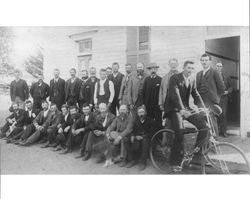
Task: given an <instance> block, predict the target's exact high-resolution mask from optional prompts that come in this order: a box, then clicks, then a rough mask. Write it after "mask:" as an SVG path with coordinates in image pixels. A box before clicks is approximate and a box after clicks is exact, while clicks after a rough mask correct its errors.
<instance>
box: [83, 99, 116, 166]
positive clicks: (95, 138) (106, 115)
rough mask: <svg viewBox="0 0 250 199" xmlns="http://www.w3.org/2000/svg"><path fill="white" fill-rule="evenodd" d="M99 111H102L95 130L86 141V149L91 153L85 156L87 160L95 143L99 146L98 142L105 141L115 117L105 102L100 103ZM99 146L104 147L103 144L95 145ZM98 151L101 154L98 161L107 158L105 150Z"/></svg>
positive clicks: (86, 151) (94, 127) (98, 116)
mask: <svg viewBox="0 0 250 199" xmlns="http://www.w3.org/2000/svg"><path fill="white" fill-rule="evenodd" d="M99 111H100V113H99V114H98V115H97V117H96V121H95V124H94V126H93V131H90V132H89V135H88V138H87V142H86V147H85V150H84V151H85V153H86V154H89V156H88V157H87V158H85V159H84V160H87V159H88V158H90V156H91V153H92V148H93V146H94V144H96V143H97V144H96V146H97V145H98V143H100V142H102V141H104V139H105V137H106V136H105V135H106V130H107V128H108V127H109V126H110V124H111V123H112V122H113V120H114V118H115V115H113V114H112V113H110V112H109V111H108V107H107V105H106V104H104V103H101V104H99ZM97 148H102V147H101V146H100V147H98V146H97V147H95V149H97ZM98 152H99V153H101V154H100V156H99V158H98V159H97V161H96V163H100V162H102V161H103V160H104V158H105V157H104V154H103V153H102V152H103V151H102V150H98Z"/></svg>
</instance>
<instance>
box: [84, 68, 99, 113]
mask: <svg viewBox="0 0 250 199" xmlns="http://www.w3.org/2000/svg"><path fill="white" fill-rule="evenodd" d="M89 74H90V78H89V79H88V81H87V82H86V83H87V85H89V87H90V92H89V95H90V103H89V106H90V107H91V110H93V107H94V104H95V103H94V93H95V84H96V82H98V81H99V79H98V78H97V77H96V69H95V68H94V67H91V68H90V69H89Z"/></svg>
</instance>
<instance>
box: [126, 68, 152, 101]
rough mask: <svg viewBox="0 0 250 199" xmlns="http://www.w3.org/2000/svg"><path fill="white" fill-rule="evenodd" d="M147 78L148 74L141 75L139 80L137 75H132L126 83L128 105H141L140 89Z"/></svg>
mask: <svg viewBox="0 0 250 199" xmlns="http://www.w3.org/2000/svg"><path fill="white" fill-rule="evenodd" d="M147 76H148V74H146V73H143V75H142V77H141V79H140V78H139V77H138V75H137V73H135V74H133V76H132V77H131V78H130V80H129V82H128V104H129V105H131V104H133V105H135V104H137V103H138V104H139V105H142V103H143V102H142V101H143V99H142V89H143V84H144V81H145V78H146V77H147Z"/></svg>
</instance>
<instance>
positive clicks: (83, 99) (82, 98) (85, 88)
mask: <svg viewBox="0 0 250 199" xmlns="http://www.w3.org/2000/svg"><path fill="white" fill-rule="evenodd" d="M88 75H89V74H88V71H87V70H82V85H81V88H80V94H79V102H80V110H82V106H83V104H89V105H90V100H91V93H90V85H89V84H87V82H88V80H89V76H88Z"/></svg>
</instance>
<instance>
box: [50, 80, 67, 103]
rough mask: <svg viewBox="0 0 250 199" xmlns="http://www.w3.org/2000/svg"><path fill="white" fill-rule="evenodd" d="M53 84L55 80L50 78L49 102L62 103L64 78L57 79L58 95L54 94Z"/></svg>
mask: <svg viewBox="0 0 250 199" xmlns="http://www.w3.org/2000/svg"><path fill="white" fill-rule="evenodd" d="M54 86H55V81H54V79H52V80H50V90H49V101H51V102H54V103H56V102H60V103H61V104H63V103H64V99H65V80H64V79H62V78H59V79H58V95H57V96H55V95H54V92H53V91H54Z"/></svg>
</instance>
